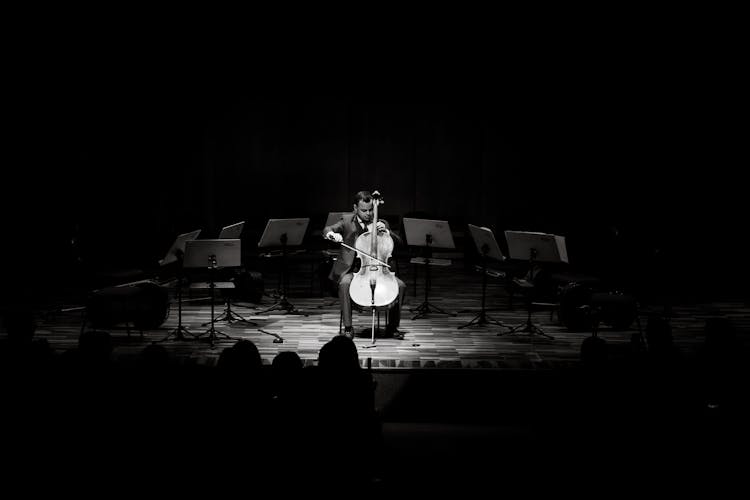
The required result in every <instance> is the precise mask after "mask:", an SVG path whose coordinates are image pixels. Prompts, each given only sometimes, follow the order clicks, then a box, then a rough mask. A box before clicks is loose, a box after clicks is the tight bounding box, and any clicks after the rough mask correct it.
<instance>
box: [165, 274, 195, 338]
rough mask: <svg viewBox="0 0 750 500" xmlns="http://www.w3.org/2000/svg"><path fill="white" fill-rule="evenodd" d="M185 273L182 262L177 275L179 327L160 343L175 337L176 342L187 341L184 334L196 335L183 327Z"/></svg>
mask: <svg viewBox="0 0 750 500" xmlns="http://www.w3.org/2000/svg"><path fill="white" fill-rule="evenodd" d="M183 277H184V276H183V271H182V262H180V273H179V274H178V275H177V327H176V328H175V329H174V330H172V331H171V332H169V333H168V334H167V336H166V337H164V338H163V339H161V340H159V342H164V341H165V340H168V339H169V338H170V337H174V339H175V340H187V339H186V338H185V335H183V333H185V334H188V335H190V336H193V337H194V335H193V334H192V333H190V330H188V329H187V328H185V327H184V326H182V281H183Z"/></svg>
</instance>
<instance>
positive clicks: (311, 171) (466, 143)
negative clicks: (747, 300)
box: [6, 53, 747, 281]
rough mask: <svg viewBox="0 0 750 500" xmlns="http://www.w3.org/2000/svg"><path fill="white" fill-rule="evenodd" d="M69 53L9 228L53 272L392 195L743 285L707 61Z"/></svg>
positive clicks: (17, 159)
mask: <svg viewBox="0 0 750 500" xmlns="http://www.w3.org/2000/svg"><path fill="white" fill-rule="evenodd" d="M58 55H59V54H58ZM162 55H163V54H162ZM485 55H486V53H485ZM562 55H564V54H562ZM562 55H561V56H562ZM599 55H600V56H601V55H602V54H599ZM414 57H415V60H419V59H418V58H416V56H414ZM54 60H55V64H53V65H51V66H49V67H45V70H44V72H45V75H46V76H47V77H48V78H38V79H34V81H33V82H30V84H29V85H28V86H27V87H26V88H24V89H23V90H24V92H22V93H19V94H18V95H19V96H20V97H19V99H17V102H16V103H15V104H14V109H15V110H16V111H17V113H15V114H13V119H14V127H13V131H12V132H10V133H9V138H10V139H11V141H12V142H14V146H15V148H14V149H13V150H14V151H18V154H14V155H10V156H9V157H10V158H12V159H13V162H12V163H11V164H10V168H9V169H7V171H8V172H9V173H8V177H7V181H8V185H9V186H12V187H11V190H12V191H13V192H12V195H13V196H11V197H12V198H13V201H12V207H13V210H11V211H6V213H8V214H12V216H11V217H9V219H11V220H12V222H16V223H18V224H12V225H10V226H6V230H7V232H8V233H9V234H20V235H24V236H27V237H29V238H30V241H31V243H29V246H31V247H32V249H31V250H30V251H27V252H22V253H23V254H24V255H29V257H28V259H29V261H31V262H32V263H33V265H35V266H39V265H41V266H42V267H46V268H57V267H59V266H62V265H65V262H67V261H68V260H69V258H70V255H69V254H70V242H71V238H72V237H75V238H77V239H78V240H79V241H83V242H84V244H83V245H82V246H83V248H84V252H86V254H87V258H88V259H90V260H91V261H94V262H96V263H98V264H101V265H132V264H141V263H144V262H154V261H155V260H156V259H158V258H160V257H162V256H163V253H164V251H166V249H167V248H168V247H169V244H170V243H171V241H172V240H173V238H174V237H175V236H176V235H177V234H178V233H181V232H185V231H189V230H192V229H197V228H200V229H202V230H203V234H202V236H204V237H215V236H216V235H217V234H218V231H219V229H220V228H221V227H222V226H223V225H226V224H230V223H233V222H236V221H239V220H247V221H248V226H247V228H246V231H245V234H244V239H245V243H244V244H245V245H246V248H247V245H250V246H253V245H255V244H256V243H257V241H258V239H259V237H260V232H261V231H262V229H263V226H264V225H265V221H266V220H267V219H269V218H284V217H311V218H312V229H313V230H316V229H320V226H321V225H322V222H323V220H324V218H325V214H326V213H327V212H329V211H343V210H348V209H349V208H350V207H351V204H352V200H351V197H352V195H353V193H354V192H356V191H358V190H360V189H379V190H380V191H381V193H382V194H383V195H384V198H385V201H386V203H385V205H384V206H383V208H382V213H383V215H384V216H388V217H394V218H398V217H401V216H403V215H405V214H419V215H420V216H431V217H435V218H439V219H447V220H449V221H450V222H451V224H452V227H453V229H454V230H456V231H464V230H465V229H466V224H467V223H473V224H479V225H486V226H488V227H490V228H492V229H493V230H494V231H495V233H496V235H498V236H499V237H500V239H501V240H502V231H503V230H505V229H515V230H530V231H545V232H554V233H557V234H563V235H565V236H566V237H567V238H568V245H569V251H570V258H571V263H580V264H584V263H589V262H597V261H604V260H606V259H608V258H609V257H610V255H609V254H608V253H607V252H608V251H610V249H611V248H612V247H613V246H617V245H619V246H620V247H622V248H626V249H627V250H626V252H625V257H624V258H626V259H630V261H631V262H630V263H631V265H641V264H642V263H643V262H647V261H648V262H650V265H652V266H661V265H665V264H666V265H668V266H669V267H670V269H671V272H673V273H674V274H675V275H676V276H683V277H684V276H686V275H689V276H700V277H702V278H707V279H708V278H709V277H713V276H723V277H724V278H725V281H737V280H733V279H732V278H731V277H730V276H731V275H732V273H733V274H734V276H746V275H747V266H746V265H745V264H744V258H742V257H740V256H741V255H744V250H745V248H746V247H745V246H744V239H743V238H741V237H740V235H741V234H742V231H743V229H742V228H744V212H745V209H744V202H743V201H742V198H743V197H742V195H743V193H744V189H743V188H742V184H740V183H739V182H738V180H737V171H738V170H739V169H740V168H741V164H742V162H741V161H740V158H742V156H738V153H737V149H736V148H735V147H734V144H735V143H736V141H737V140H738V139H739V132H738V131H737V130H735V129H734V128H733V127H731V126H730V123H731V120H728V119H725V118H727V116H725V113H728V114H729V115H731V104H732V101H731V99H730V98H729V97H727V95H724V94H721V93H716V94H711V92H712V91H713V90H715V89H716V88H717V87H719V86H720V85H717V84H716V82H714V81H712V79H711V78H710V77H707V76H706V75H698V74H697V73H698V72H697V70H696V66H695V61H694V60H693V59H692V56H691V55H689V54H688V55H684V56H681V57H672V58H671V59H662V58H661V55H660V54H656V55H652V56H650V57H649V58H648V59H647V60H645V61H637V60H634V59H627V58H612V59H611V60H603V59H601V58H589V57H581V58H579V59H575V58H569V57H549V58H546V59H533V60H529V61H528V62H527V64H525V65H524V66H522V69H520V70H519V69H518V68H511V67H507V66H503V64H502V63H501V61H493V60H492V59H490V58H486V57H485V58H483V59H481V60H471V61H469V62H468V63H466V64H459V65H453V66H448V65H447V64H446V66H444V67H441V66H440V65H439V64H432V65H430V68H429V70H427V69H425V68H423V66H424V64H411V62H409V61H406V62H401V65H400V66H399V67H397V68H385V69H384V67H383V65H382V63H381V64H379V65H377V66H376V67H375V68H370V69H367V65H366V64H360V65H359V66H358V68H359V69H358V70H357V71H356V72H355V71H350V70H349V69H348V67H345V65H334V67H333V68H329V67H328V66H326V65H323V64H319V63H318V62H316V61H315V60H309V61H306V62H305V64H302V65H297V66H294V65H290V66H285V65H284V63H285V61H284V60H283V59H279V60H278V61H276V62H275V63H274V65H272V66H271V67H267V66H263V65H261V64H260V63H257V62H256V61H255V60H254V59H253V58H249V59H247V61H246V63H245V64H244V69H243V72H242V74H241V77H239V78H237V77H236V75H233V74H229V73H228V72H226V70H225V68H226V67H227V66H229V65H230V63H231V65H232V66H235V65H236V61H226V60H221V61H218V62H217V61H214V62H213V63H212V64H211V65H202V64H200V63H199V62H196V61H194V60H192V59H184V58H183V59H181V60H179V61H178V62H174V61H173V60H172V59H169V58H164V59H163V60H162V59H160V58H159V57H156V56H153V57H150V58H148V59H147V60H146V62H145V63H143V62H141V61H136V60H124V61H119V60H118V62H117V63H115V62H112V61H108V62H106V63H101V61H90V60H85V61H78V62H77V63H73V62H70V61H66V60H65V59H64V58H59V57H58V58H55V59H54ZM425 61H427V59H426V58H425V59H422V62H423V63H424V62H425ZM362 62H363V61H360V63H362ZM364 62H366V61H364ZM430 62H432V60H430ZM595 63H596V64H595ZM134 68H135V70H134ZM363 68H364V69H363ZM477 68H479V70H477ZM375 69H377V71H375ZM708 94H711V95H710V96H707V95H708ZM37 214H41V215H37ZM654 256H657V257H656V258H655V257H654ZM659 259H661V260H659ZM654 262H656V264H654ZM731 266H734V267H731ZM728 267H730V269H733V271H730V270H728ZM655 269H659V268H658V267H656V268H655ZM657 272H658V271H657Z"/></svg>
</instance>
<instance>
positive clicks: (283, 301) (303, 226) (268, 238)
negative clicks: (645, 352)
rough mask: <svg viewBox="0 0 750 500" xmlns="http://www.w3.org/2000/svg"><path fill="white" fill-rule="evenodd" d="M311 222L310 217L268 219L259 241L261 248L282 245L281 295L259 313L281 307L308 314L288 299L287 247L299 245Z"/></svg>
mask: <svg viewBox="0 0 750 500" xmlns="http://www.w3.org/2000/svg"><path fill="white" fill-rule="evenodd" d="M309 224H310V219H309V218H299V219H268V222H267V223H266V228H265V229H264V230H263V234H262V235H261V237H260V241H259V242H258V247H259V248H268V247H279V246H280V247H281V296H280V297H279V300H277V301H276V303H275V304H274V305H272V306H271V307H268V308H266V309H264V310H262V311H259V312H258V314H264V313H267V312H270V311H275V310H277V309H281V310H284V311H286V314H301V315H304V316H307V313H303V312H301V311H298V310H297V309H296V308H295V307H294V305H292V304H291V303H290V302H289V300H288V299H287V295H288V293H289V269H288V263H287V248H288V247H290V246H299V245H301V244H302V240H303V238H304V237H305V233H306V232H307V226H308V225H309Z"/></svg>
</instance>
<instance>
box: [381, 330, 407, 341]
mask: <svg viewBox="0 0 750 500" xmlns="http://www.w3.org/2000/svg"><path fill="white" fill-rule="evenodd" d="M385 336H386V337H390V338H392V339H396V340H404V334H403V332H399V331H398V328H390V327H389V328H386V330H385Z"/></svg>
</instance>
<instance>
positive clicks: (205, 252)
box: [183, 239, 242, 347]
mask: <svg viewBox="0 0 750 500" xmlns="http://www.w3.org/2000/svg"><path fill="white" fill-rule="evenodd" d="M241 265H242V255H241V253H240V240H219V239H216V240H193V241H188V242H187V244H186V245H185V258H184V261H183V267H190V268H206V269H208V273H209V274H208V279H209V283H208V288H209V290H211V321H209V322H208V323H205V324H210V325H211V326H210V327H209V329H208V330H206V331H205V332H203V333H201V334H200V335H195V338H200V337H203V336H207V339H208V341H209V342H210V344H211V347H213V345H214V340H215V339H216V338H218V337H219V336H221V337H224V338H226V339H230V340H238V339H236V338H234V337H230V336H229V335H227V334H225V333H222V332H220V331H218V330H216V328H215V327H214V323H215V322H216V319H214V299H215V294H214V290H215V289H216V288H218V287H221V286H220V285H219V284H217V282H216V279H215V275H214V273H215V272H216V270H217V269H219V268H225V267H240V266H241ZM231 285H232V286H234V284H233V283H232V284H231ZM224 288H226V287H224ZM205 324H204V325H205Z"/></svg>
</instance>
